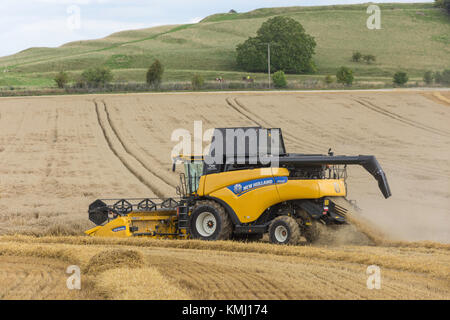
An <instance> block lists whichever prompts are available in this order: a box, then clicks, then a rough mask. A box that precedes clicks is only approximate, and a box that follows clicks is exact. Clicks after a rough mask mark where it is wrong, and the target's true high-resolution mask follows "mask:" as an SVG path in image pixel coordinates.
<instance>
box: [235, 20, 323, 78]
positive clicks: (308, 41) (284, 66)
mask: <svg viewBox="0 0 450 320" xmlns="http://www.w3.org/2000/svg"><path fill="white" fill-rule="evenodd" d="M267 43H270V45H271V49H272V50H271V61H270V66H271V69H272V70H274V71H278V70H284V72H286V73H307V72H315V70H316V67H315V64H314V61H313V60H312V56H313V55H314V50H315V47H316V41H315V40H314V38H313V37H312V36H310V35H309V34H307V33H306V32H305V29H304V28H303V26H302V25H301V24H300V23H299V22H298V21H296V20H294V19H292V18H290V17H283V16H277V17H274V18H271V19H269V20H267V21H266V22H264V23H263V24H262V25H261V27H260V28H259V30H258V31H257V35H256V37H250V38H248V39H247V40H246V41H245V42H244V43H241V44H239V45H238V46H237V48H236V53H237V55H236V62H237V65H238V66H239V68H241V69H244V70H245V71H250V72H267V67H268V66H267V58H268V57H267Z"/></svg>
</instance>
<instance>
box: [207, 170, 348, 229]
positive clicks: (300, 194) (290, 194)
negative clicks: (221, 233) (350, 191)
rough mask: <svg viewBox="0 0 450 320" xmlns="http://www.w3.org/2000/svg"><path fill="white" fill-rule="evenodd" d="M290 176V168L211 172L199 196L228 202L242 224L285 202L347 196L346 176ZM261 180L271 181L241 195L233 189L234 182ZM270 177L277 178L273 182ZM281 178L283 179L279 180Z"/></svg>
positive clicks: (235, 183)
mask: <svg viewBox="0 0 450 320" xmlns="http://www.w3.org/2000/svg"><path fill="white" fill-rule="evenodd" d="M288 176H289V171H288V170H287V169H286V168H258V169H250V170H239V171H228V172H222V173H216V174H209V175H206V176H202V177H201V178H200V185H199V189H198V195H199V196H209V197H213V198H217V199H220V200H222V201H224V202H225V203H227V204H228V205H229V206H230V207H231V208H232V209H233V210H234V212H235V213H236V215H237V217H238V219H239V220H240V222H241V223H249V222H253V221H255V220H257V219H258V218H259V216H260V215H261V214H262V213H263V212H264V211H265V210H266V209H267V208H269V207H271V206H273V205H275V204H277V203H280V202H283V201H288V200H295V199H318V198H322V197H327V196H328V197H343V196H345V195H346V188H345V182H344V180H343V179H339V180H335V179H311V180H305V179H288V178H287V177H288ZM283 178H284V179H283ZM261 179H262V181H267V183H268V184H263V185H260V186H256V187H253V186H252V188H251V189H250V190H248V191H247V192H245V191H243V192H242V193H238V194H236V193H235V192H233V190H232V189H231V188H230V186H232V185H238V184H240V183H246V182H247V183H248V181H255V180H261ZM265 179H266V180H265ZM270 179H273V182H272V183H270ZM277 179H279V181H282V182H277V181H276V180H277Z"/></svg>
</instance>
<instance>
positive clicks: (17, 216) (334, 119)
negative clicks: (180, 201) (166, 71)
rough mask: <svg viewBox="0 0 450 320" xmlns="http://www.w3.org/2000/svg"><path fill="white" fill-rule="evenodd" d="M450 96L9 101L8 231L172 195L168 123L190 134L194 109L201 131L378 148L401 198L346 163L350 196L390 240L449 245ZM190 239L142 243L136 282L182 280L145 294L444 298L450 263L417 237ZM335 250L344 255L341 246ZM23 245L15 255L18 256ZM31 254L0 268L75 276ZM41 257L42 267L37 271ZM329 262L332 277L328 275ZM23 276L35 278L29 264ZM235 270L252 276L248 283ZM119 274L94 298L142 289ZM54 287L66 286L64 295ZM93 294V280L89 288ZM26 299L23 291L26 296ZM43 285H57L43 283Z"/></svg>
mask: <svg viewBox="0 0 450 320" xmlns="http://www.w3.org/2000/svg"><path fill="white" fill-rule="evenodd" d="M449 99H450V94H449V92H448V91H427V92H402V91H399V92H363V91H361V92H358V91H355V92H351V91H349V92H343V93H326V92H319V93H310V92H308V93H306V92H305V93H263V92H261V93H256V92H255V93H217V94H216V93H206V94H202V93H198V94H197V93H194V94H130V95H87V96H63V97H34V98H5V99H0V128H2V129H1V131H0V179H1V180H0V235H1V234H12V233H22V234H31V235H77V234H80V233H81V232H82V231H83V230H85V229H87V228H89V227H91V226H92V224H91V223H90V222H89V221H88V219H87V213H86V210H87V207H88V205H89V203H91V202H92V201H93V200H95V199H96V198H100V197H101V198H127V197H132V198H137V197H154V196H159V197H161V196H172V195H175V187H176V186H177V185H178V175H177V173H172V172H171V158H170V153H171V150H172V148H173V147H174V146H175V144H176V143H177V141H171V135H172V132H173V131H174V130H175V129H179V128H181V129H187V130H188V131H190V132H193V129H194V123H193V122H194V121H196V120H197V121H202V125H203V130H206V129H209V128H214V127H232V126H255V125H261V126H266V127H280V128H282V129H283V134H284V139H285V143H286V147H287V149H288V151H290V152H298V153H322V154H325V153H326V152H327V150H328V148H329V147H331V148H333V150H334V151H335V154H346V155H358V154H374V155H376V156H377V158H378V160H379V162H380V163H381V165H382V166H383V168H384V170H385V171H386V173H387V177H388V180H389V183H390V185H391V189H392V193H393V196H392V197H391V198H390V199H388V200H385V199H384V198H383V197H382V195H381V193H380V191H379V190H378V186H377V184H376V182H375V181H374V180H373V178H372V177H371V176H370V175H369V174H368V173H367V172H366V171H365V170H363V169H362V168H359V167H358V168H356V167H355V168H353V167H351V168H350V169H349V179H348V188H349V198H350V199H355V200H357V203H358V206H359V207H361V208H362V209H363V217H364V218H365V219H366V220H368V221H370V222H371V223H373V224H374V225H375V226H376V227H378V228H379V229H381V230H383V231H384V232H385V233H386V234H387V235H388V236H389V237H390V238H391V239H393V240H404V241H421V240H430V241H435V242H440V243H450V229H449V226H450V214H449V211H448V207H449V204H450V203H449V202H450V127H449V126H448V122H449V119H450V104H449V101H450V100H449ZM206 145H207V143H204V146H206ZM55 239H59V238H55ZM74 239H78V238H74ZM59 240H61V241H65V242H67V241H68V242H69V243H70V242H71V241H70V240H62V239H59ZM2 241H3V240H2ZM2 241H0V242H2ZM36 241H38V240H36ZM10 242H11V240H10V239H9V238H8V243H10ZM18 243H20V242H18ZM33 245H35V244H33ZM74 245H75V244H74ZM233 245H234V244H233ZM239 245H241V244H239ZM261 245H266V244H261ZM94 247H95V248H94ZM109 247H110V244H108V243H107V244H105V246H103V245H100V244H99V245H98V246H92V250H93V252H94V251H101V250H106V249H107V248H109ZM236 248H237V247H236ZM186 249H188V248H181V249H180V248H178V249H177V248H171V249H167V248H164V249H161V248H158V247H152V248H151V249H150V248H148V249H142V248H139V249H133V250H138V251H139V252H141V251H142V254H143V255H144V257H145V266H144V267H143V268H141V269H139V270H141V271H140V272H141V273H140V274H141V275H140V277H141V278H142V279H141V278H139V279H140V280H139V281H140V282H139V283H146V281H148V279H147V278H148V277H146V276H145V274H146V273H149V274H153V273H154V278H155V279H160V281H161V283H166V282H167V283H169V284H173V290H172V289H171V290H172V291H170V290H169V291H167V292H166V293H164V294H165V295H162V296H159V297H152V296H151V293H150V292H149V293H148V295H147V297H150V298H167V297H168V296H174V295H179V297H180V298H182V297H194V298H208V297H209V298H230V297H231V298H232V297H233V296H234V297H235V298H274V299H278V298H285V299H291V298H334V297H336V298H401V297H405V298H415V297H416V298H424V297H430V298H442V297H444V298H448V296H449V295H448V293H449V289H448V285H449V283H448V279H449V275H448V273H445V270H447V272H448V269H445V268H444V267H442V268H441V267H440V266H441V265H443V263H444V262H446V263H448V262H449V261H448V257H449V255H448V250H447V249H445V250H444V249H440V248H432V247H427V246H422V245H417V246H412V247H411V246H409V245H398V246H397V247H392V246H388V247H378V248H373V247H365V246H360V247H358V246H353V247H347V246H344V247H342V246H337V247H329V248H328V247H317V248H310V247H299V248H298V250H299V253H298V256H296V255H290V256H287V257H286V256H283V257H280V256H279V255H277V254H273V253H270V254H268V255H265V254H262V253H261V252H259V251H258V252H257V253H251V254H244V253H233V252H230V251H232V250H225V251H226V252H224V251H223V250H207V251H204V249H201V250H186ZM236 250H237V249H236ZM258 250H259V249H258ZM270 250H275V249H270ZM276 250H281V249H276ZM289 250H290V249H289ZM296 250H297V249H296ZM302 250H303V251H304V252H307V253H304V254H305V255H306V256H302V255H303V253H302V252H303V251H302ZM311 250H312V251H311ZM314 250H316V251H314ZM237 251H239V250H237ZM336 251H338V252H341V253H342V255H341V256H339V255H338V256H335V254H336V253H335V252H336ZM77 252H78V251H77ZM271 252H272V251H271ZM319 252H321V254H320V255H319ZM366 252H370V253H371V254H372V255H371V256H372V257H373V259H372V260H370V259H369V260H364V259H362V260H361V259H359V260H358V259H357V258H356V257H358V256H364V254H365V253H366ZM16 253H17V252H16ZM313 253H314V254H313ZM308 254H311V255H309V256H308ZM17 255H18V256H19V257H18V258H13V257H14V256H17ZM348 255H349V256H350V257H353V256H354V258H349V256H348ZM318 257H319V258H318ZM326 257H331V258H330V259H327V258H326ZM343 257H346V258H343ZM335 258H336V260H333V259H335ZM388 258H389V259H390V258H392V259H391V260H389V259H388ZM14 259H16V260H14ZM27 259H28V258H26V257H25V258H24V257H22V255H21V254H19V253H17V254H16V255H14V254H12V255H11V257H10V256H8V257H6V256H2V255H0V266H2V267H0V271H2V272H3V273H0V275H1V277H0V281H1V279H3V278H11V277H12V273H13V271H11V272H12V273H11V272H10V271H5V270H9V269H11V268H10V267H11V265H14V264H20V265H21V266H20V267H17V268H18V269H17V270H19V271H20V272H18V273H17V276H18V277H21V278H20V279H22V278H23V279H28V280H24V281H25V282H24V283H25V285H24V287H29V286H31V285H33V283H35V282H36V283H42V282H46V281H47V280H46V279H50V278H52V277H53V278H54V279H59V280H57V281H60V280H61V279H65V277H66V275H63V276H62V278H58V277H59V276H58V277H57V276H54V275H53V274H49V275H48V274H47V273H46V272H47V271H45V270H47V269H48V266H49V265H52V263H53V262H54V260H53V259H55V258H54V257H52V258H51V259H52V260H48V258H47V257H46V256H44V257H39V258H38V259H37V260H36V261H33V260H29V259H28V260H27ZM342 259H343V260H342ZM352 259H353V260H352ZM377 259H378V260H377ZM411 259H413V260H411ZM414 259H417V260H414ZM403 260H404V261H406V262H407V263H416V264H417V263H418V264H419V265H422V264H423V265H426V263H427V262H428V261H434V262H435V263H436V265H434V267H432V269H433V270H435V271H433V272H431V273H430V272H425V269H420V268H419V269H417V270H411V268H409V267H408V264H407V263H405V265H402V264H401V263H400V262H401V261H403ZM55 261H56V260H55ZM58 261H60V260H58ZM181 261H182V262H181ZM330 261H331V262H330ZM377 261H378V263H377ZM380 261H381V262H383V263H384V267H385V268H386V270H385V269H383V272H384V273H383V274H384V275H386V277H387V279H386V281H387V282H386V286H385V287H384V290H382V291H373V290H367V289H366V288H365V280H364V279H366V278H367V276H366V275H365V268H366V267H367V266H368V265H369V264H368V263H373V264H379V263H380ZM54 263H55V266H58V267H57V268H56V269H58V268H60V269H58V270H63V269H64V268H62V265H58V263H57V262H54ZM84 263H87V261H85V262H84ZM183 264H186V265H188V266H190V269H191V271H190V273H189V272H186V271H185V270H183ZM3 266H4V267H3ZM261 266H264V267H263V268H262V267H261ZM395 266H396V267H395ZM402 267H404V268H405V269H404V270H403V269H402ZM61 268H62V269H61ZM145 268H146V269H145ZM408 268H409V269H408ZM34 269H36V270H37V272H38V273H36V274H35V273H33V272H34V271H31V270H34ZM440 269H442V270H444V273H442V271H439V270H440ZM39 270H40V271H39ZM143 270H146V271H145V272H144V271H143ZM279 270H286V271H282V272H281V271H279ZM436 270H438V271H436ZM63 271H64V270H63ZM39 272H41V273H39ZM58 272H59V271H58ZM115 272H117V274H115V275H113V274H111V275H110V276H111V277H116V278H117V279H121V277H122V276H123V274H122V273H120V272H121V271H120V269H117V271H115ZM436 272H437V274H436ZM191 273H194V274H195V277H194V278H192V277H191V278H190V274H191ZM325 273H326V274H330V273H331V274H332V275H330V276H328V275H327V278H326V279H325V278H324V276H323V274H325ZM28 274H29V275H30V276H29V277H28V276H25V275H28ZM39 274H40V275H41V276H40V277H41V278H39V276H38V275H39ZM239 274H242V275H244V277H245V278H246V279H249V280H245V281H243V280H242V279H241V278H240V277H239V276H238V275H239ZM27 277H28V278H27ZM104 277H106V275H104ZM328 277H330V278H328ZM53 278H52V279H53ZM258 279H261V280H264V281H262V282H261V283H260V284H258V286H256V285H255V284H253V283H254V282H258V281H257V280H258ZM141 280H142V281H141ZM52 281H53V280H52ZM55 281H56V280H55ZM124 281H125V280H124ZM47 282H48V281H47ZM15 283H16V282H13V283H11V284H9V285H8V286H7V287H8V288H11V287H12V289H8V290H6V293H5V292H4V291H1V292H0V295H4V297H5V298H8V297H14V296H15V295H20V292H22V291H20V290H22V289H23V287H20V286H19V287H15ZM28 283H29V285H28ZM50 283H52V282H51V281H50ZM125 283H126V281H125ZM167 283H166V284H165V285H164V286H166V285H167ZM292 284H295V285H292ZM115 285H116V284H114V283H108V282H107V280H106V278H105V279H104V283H103V287H102V284H98V286H99V288H97V289H96V290H97V291H95V293H94V295H96V297H98V298H110V297H124V298H129V297H136V292H132V291H126V292H122V291H120V290H119V289H117V290H116V291H114V290H113V289H111V293H110V294H109V295H108V294H106V293H105V289H104V286H106V287H107V288H114V286H115ZM136 285H137V286H138V284H136ZM51 286H52V285H51V284H50V287H51ZM427 286H428V287H427ZM168 287H170V288H172V287H171V286H170V285H169V286H168ZM17 290H19V291H17ZM58 290H59V289H58ZM58 290H56V292H61V297H65V298H67V297H69V296H66V295H64V294H65V293H64V294H63V293H62V291H58ZM44 292H45V291H44ZM90 294H92V292H89V293H88V294H87V295H85V296H80V298H83V297H87V296H89V295H90ZM27 297H28V296H27V295H25V294H24V298H27ZM34 297H37V298H52V297H53V296H52V295H51V294H47V295H45V294H43V295H41V296H40V295H38V294H37V293H34Z"/></svg>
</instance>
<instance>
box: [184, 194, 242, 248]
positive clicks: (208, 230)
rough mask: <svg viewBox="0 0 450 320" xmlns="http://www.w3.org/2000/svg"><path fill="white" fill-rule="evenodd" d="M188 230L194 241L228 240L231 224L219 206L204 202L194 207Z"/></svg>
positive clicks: (208, 201)
mask: <svg viewBox="0 0 450 320" xmlns="http://www.w3.org/2000/svg"><path fill="white" fill-rule="evenodd" d="M190 229H191V235H192V237H193V238H194V239H201V240H228V239H230V237H231V234H232V233H233V223H232V222H231V219H230V217H229V216H228V214H227V213H226V212H225V209H224V208H223V207H222V206H221V205H220V204H218V203H217V202H214V201H210V200H205V201H199V202H197V204H196V205H195V206H194V208H193V210H192V214H191V216H190Z"/></svg>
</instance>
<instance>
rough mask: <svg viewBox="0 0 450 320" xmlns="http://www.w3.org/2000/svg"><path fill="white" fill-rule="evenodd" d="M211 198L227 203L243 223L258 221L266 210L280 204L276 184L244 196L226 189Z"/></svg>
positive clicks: (257, 189)
mask: <svg viewBox="0 0 450 320" xmlns="http://www.w3.org/2000/svg"><path fill="white" fill-rule="evenodd" d="M269 179H272V178H269ZM210 196H212V197H215V198H219V199H221V200H223V201H225V202H226V203H227V204H228V205H229V206H230V207H231V208H232V209H233V210H234V212H235V213H236V215H237V217H238V219H239V220H240V222H241V223H248V222H253V221H255V220H257V219H258V218H259V216H260V215H261V214H262V213H263V212H264V210H266V209H267V208H268V207H270V206H273V205H274V204H277V203H279V202H280V197H279V195H278V191H277V186H276V185H275V184H272V185H268V186H264V187H258V188H256V189H254V190H252V191H249V192H244V193H242V194H236V193H234V192H233V191H232V190H230V189H229V188H226V187H225V188H222V189H220V190H217V191H215V192H213V193H211V194H210Z"/></svg>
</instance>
